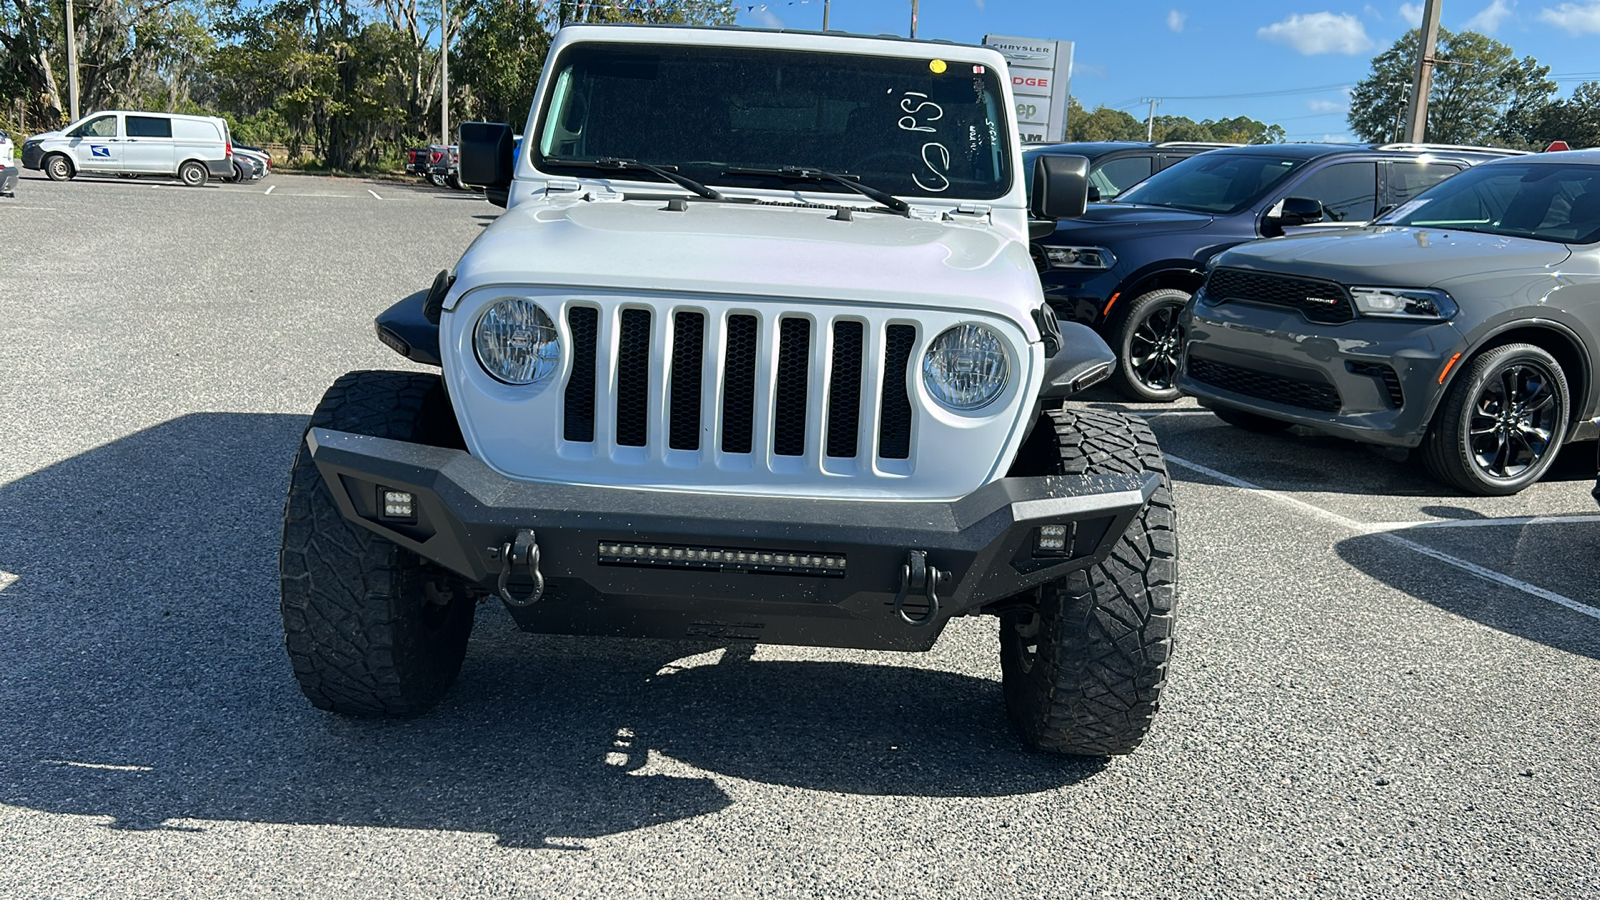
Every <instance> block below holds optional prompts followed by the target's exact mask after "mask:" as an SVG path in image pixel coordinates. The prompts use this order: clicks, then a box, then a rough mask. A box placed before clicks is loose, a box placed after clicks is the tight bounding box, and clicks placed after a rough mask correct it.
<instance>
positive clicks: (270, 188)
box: [263, 185, 278, 194]
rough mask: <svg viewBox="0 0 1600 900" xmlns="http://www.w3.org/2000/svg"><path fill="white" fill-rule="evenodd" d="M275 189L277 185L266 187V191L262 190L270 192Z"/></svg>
mask: <svg viewBox="0 0 1600 900" xmlns="http://www.w3.org/2000/svg"><path fill="white" fill-rule="evenodd" d="M277 189H278V186H277V185H272V186H271V187H269V188H267V189H266V191H264V192H263V193H267V194H270V193H272V192H273V191H275V190H277Z"/></svg>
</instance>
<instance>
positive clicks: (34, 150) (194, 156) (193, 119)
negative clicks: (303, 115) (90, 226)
mask: <svg viewBox="0 0 1600 900" xmlns="http://www.w3.org/2000/svg"><path fill="white" fill-rule="evenodd" d="M232 157H233V145H232V144H231V143H230V141H229V136H228V123H226V122H224V121H223V120H221V119H218V118H216V117H214V116H184V115H177V114H175V113H158V112H131V111H123V110H109V111H105V112H95V113H90V114H89V115H87V116H85V117H84V118H82V119H79V120H78V121H76V122H74V123H72V124H71V125H69V126H67V127H66V128H64V129H62V130H61V131H51V132H47V133H45V134H36V135H34V136H33V137H30V138H28V140H27V141H26V142H25V143H24V144H23V145H22V165H23V167H24V168H28V169H43V170H44V172H45V174H46V175H48V176H50V178H51V180H53V181H65V180H67V179H69V178H72V177H74V176H76V175H77V174H78V173H79V172H93V173H103V174H107V175H175V176H177V178H178V179H179V180H180V181H182V182H183V183H184V184H187V185H189V186H191V187H199V186H200V185H203V184H205V183H206V181H207V180H208V179H209V178H210V177H211V176H213V175H215V176H217V177H224V176H227V175H232V174H233V158H232Z"/></svg>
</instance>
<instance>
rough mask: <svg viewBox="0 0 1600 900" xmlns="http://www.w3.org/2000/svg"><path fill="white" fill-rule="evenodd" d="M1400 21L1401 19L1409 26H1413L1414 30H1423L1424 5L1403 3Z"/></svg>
mask: <svg viewBox="0 0 1600 900" xmlns="http://www.w3.org/2000/svg"><path fill="white" fill-rule="evenodd" d="M1400 19H1401V21H1403V22H1405V23H1406V24H1407V25H1409V26H1411V27H1412V28H1421V27H1422V4H1421V3H1402V4H1400Z"/></svg>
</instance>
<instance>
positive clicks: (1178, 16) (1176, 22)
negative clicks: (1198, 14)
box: [1167, 9, 1189, 32]
mask: <svg viewBox="0 0 1600 900" xmlns="http://www.w3.org/2000/svg"><path fill="white" fill-rule="evenodd" d="M1188 21H1189V14H1188V13H1182V12H1178V11H1177V10H1175V9H1174V10H1172V11H1171V12H1168V13H1167V27H1168V28H1170V29H1172V30H1173V31H1179V32H1181V31H1183V26H1184V23H1186V22H1188Z"/></svg>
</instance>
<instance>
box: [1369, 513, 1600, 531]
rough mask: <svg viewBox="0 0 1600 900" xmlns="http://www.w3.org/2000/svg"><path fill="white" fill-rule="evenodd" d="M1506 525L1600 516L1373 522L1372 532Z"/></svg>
mask: <svg viewBox="0 0 1600 900" xmlns="http://www.w3.org/2000/svg"><path fill="white" fill-rule="evenodd" d="M1508 525H1600V515H1594V516H1585V515H1575V516H1505V517H1504V518H1499V519H1428V520H1426V521H1422V522H1374V523H1372V524H1371V525H1368V526H1367V527H1368V528H1371V529H1372V530H1373V531H1401V530H1404V529H1407V528H1497V527H1501V526H1508Z"/></svg>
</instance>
